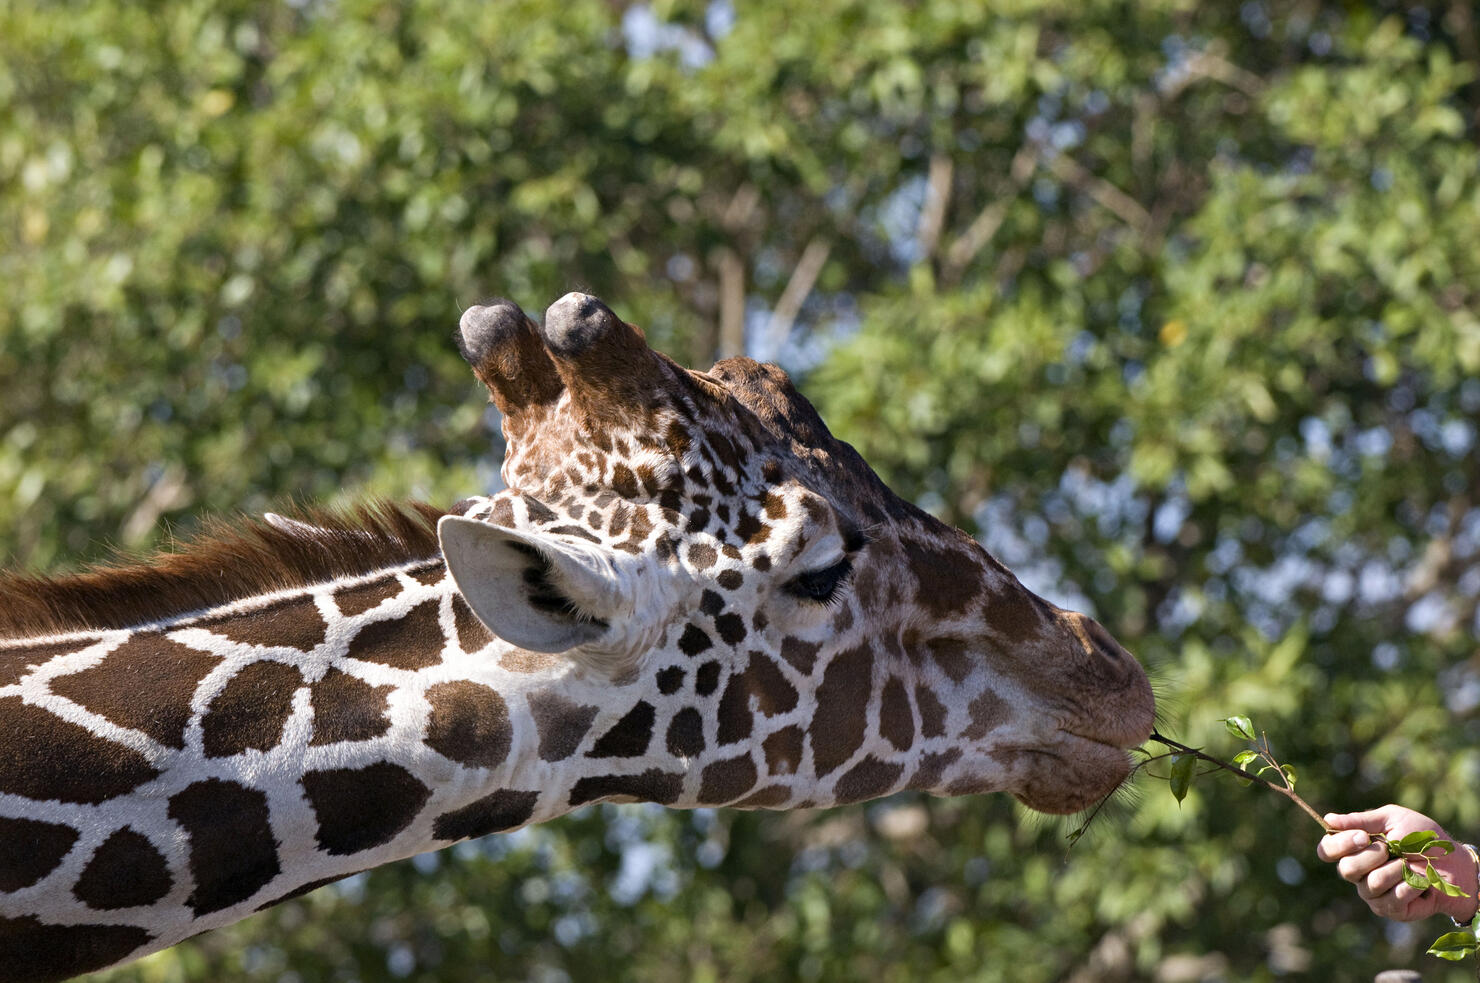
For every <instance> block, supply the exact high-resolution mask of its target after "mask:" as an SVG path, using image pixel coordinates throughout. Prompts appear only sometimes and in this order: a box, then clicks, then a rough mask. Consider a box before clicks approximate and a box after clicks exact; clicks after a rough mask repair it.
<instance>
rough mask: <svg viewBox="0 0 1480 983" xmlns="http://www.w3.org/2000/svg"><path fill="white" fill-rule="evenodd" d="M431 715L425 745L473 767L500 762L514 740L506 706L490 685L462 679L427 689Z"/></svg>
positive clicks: (506, 755)
mask: <svg viewBox="0 0 1480 983" xmlns="http://www.w3.org/2000/svg"><path fill="white" fill-rule="evenodd" d="M427 702H428V703H430V704H431V705H432V718H431V721H430V722H429V723H428V724H427V736H426V745H427V746H428V747H430V748H431V749H432V750H433V751H436V752H437V753H438V754H440V755H442V756H444V757H447V758H451V759H452V760H453V761H456V762H459V763H461V764H465V765H469V766H471V767H474V768H495V767H497V766H499V765H501V764H503V762H504V759H505V758H506V757H508V755H509V747H510V745H511V744H512V743H513V741H514V728H513V725H512V724H510V723H509V708H508V705H507V704H505V703H504V698H503V697H502V696H499V695H498V693H497V691H495V690H494V689H493V688H492V687H489V686H484V685H483V684H482V683H474V682H470V681H468V680H466V679H459V680H455V681H453V682H450V683H437V684H436V685H435V686H432V687H429V688H428V689H427Z"/></svg>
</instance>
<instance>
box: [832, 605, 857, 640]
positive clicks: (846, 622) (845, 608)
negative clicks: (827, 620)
mask: <svg viewBox="0 0 1480 983" xmlns="http://www.w3.org/2000/svg"><path fill="white" fill-rule="evenodd" d="M832 627H833V632H834V634H838V635H841V634H842V633H843V632H845V631H847V630H848V629H850V628H852V627H853V605H851V604H843V605H842V606H841V607H839V608H838V613H837V614H835V615H833V623H832Z"/></svg>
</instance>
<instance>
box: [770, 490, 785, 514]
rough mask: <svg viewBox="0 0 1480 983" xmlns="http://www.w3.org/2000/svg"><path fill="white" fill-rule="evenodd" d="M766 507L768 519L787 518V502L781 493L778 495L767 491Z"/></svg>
mask: <svg viewBox="0 0 1480 983" xmlns="http://www.w3.org/2000/svg"><path fill="white" fill-rule="evenodd" d="M765 509H766V518H768V519H773V520H774V519H784V518H786V502H785V500H783V499H782V498H781V496H780V495H777V494H775V493H774V492H766V504H765Z"/></svg>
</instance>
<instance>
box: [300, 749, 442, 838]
mask: <svg viewBox="0 0 1480 983" xmlns="http://www.w3.org/2000/svg"><path fill="white" fill-rule="evenodd" d="M299 782H300V784H302V786H303V792H304V794H305V795H306V796H308V804H309V805H310V806H311V807H312V808H313V814H314V817H315V818H316V819H317V820H318V823H319V830H318V833H317V835H316V839H317V841H318V844H319V846H320V847H321V848H323V849H324V850H327V851H328V852H329V853H331V854H334V855H335V856H344V855H346V854H350V853H359V852H360V851H361V850H368V849H370V848H371V847H377V846H381V845H382V844H385V843H389V842H390V841H391V840H393V839H395V837H396V834H398V833H400V832H401V831H402V830H404V829H405V828H406V827H408V826H410V825H411V821H412V820H413V819H415V818H416V815H417V813H419V812H421V808H422V806H424V805H426V803H427V799H429V798H431V797H432V790H431V789H429V788H427V787H426V786H425V785H423V784H422V783H421V782H419V781H417V780H416V777H415V776H413V775H412V774H411V772H409V771H407V770H406V769H405V768H402V767H401V766H400V765H393V764H391V763H390V762H388V761H380V762H377V763H375V764H373V765H366V766H365V767H364V768H327V769H324V770H323V771H310V772H308V773H307V774H305V775H304V776H303V777H302V778H301V779H300V780H299Z"/></svg>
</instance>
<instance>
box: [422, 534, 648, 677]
mask: <svg viewBox="0 0 1480 983" xmlns="http://www.w3.org/2000/svg"><path fill="white" fill-rule="evenodd" d="M437 538H438V539H439V540H440V541H441V544H442V556H443V558H444V559H445V560H446V561H447V569H448V570H449V571H450V572H451V573H452V579H453V582H454V583H456V584H457V589H458V591H459V592H460V593H461V594H462V596H463V599H464V600H466V601H467V602H468V606H469V607H471V608H472V609H473V613H474V614H476V615H477V616H478V618H479V620H481V621H482V622H483V623H484V624H485V625H487V626H488V630H489V631H491V632H493V633H494V634H495V635H497V636H498V637H499V638H502V639H503V640H504V641H506V642H510V643H512V644H514V645H517V646H519V647H520V648H523V649H529V650H530V651H531V652H566V651H569V650H571V649H573V648H576V647H577V646H580V645H586V644H589V643H591V642H596V641H599V640H600V639H602V638H603V637H605V636H606V635H607V634H608V632H609V631H610V619H611V618H612V617H614V616H616V615H617V614H619V613H620V611H621V610H622V608H623V607H624V605H623V603H622V602H623V597H622V590H621V580H620V578H619V577H618V575H617V572H616V570H615V568H614V567H613V565H612V562H611V559H610V557H609V556H607V554H606V553H605V552H604V551H602V550H600V549H598V548H597V547H595V546H592V545H590V544H587V543H583V542H578V541H572V540H568V539H566V538H564V537H556V536H549V535H545V534H541V533H531V532H523V531H518V530H513V529H506V528H504V527H503V526H495V525H493V524H491V523H488V522H482V521H480V520H477V519H466V518H463V517H461V516H455V515H445V516H443V517H442V519H441V521H439V522H438V523H437Z"/></svg>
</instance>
